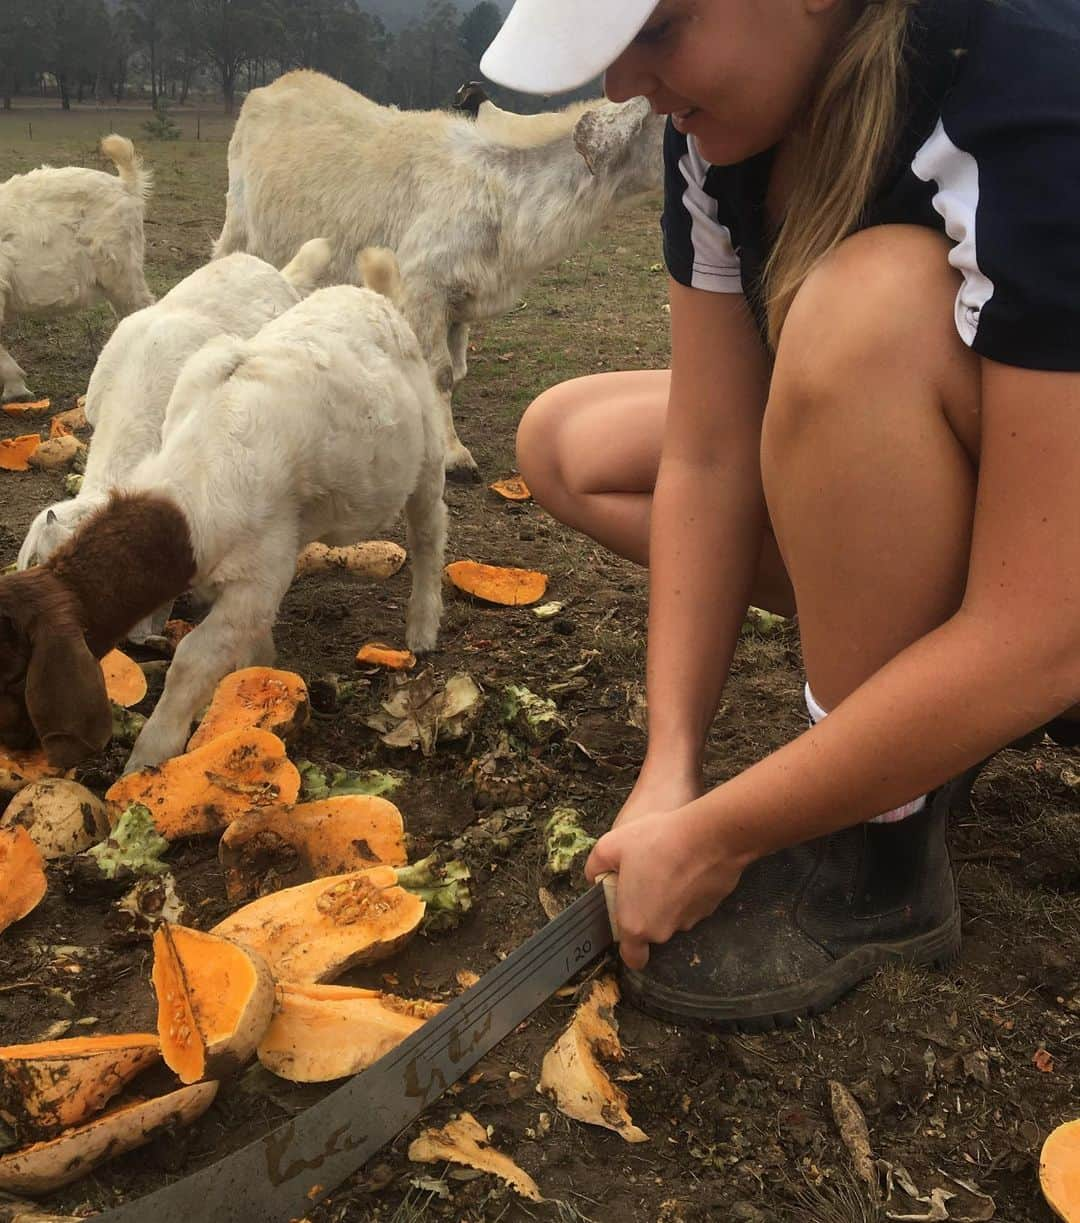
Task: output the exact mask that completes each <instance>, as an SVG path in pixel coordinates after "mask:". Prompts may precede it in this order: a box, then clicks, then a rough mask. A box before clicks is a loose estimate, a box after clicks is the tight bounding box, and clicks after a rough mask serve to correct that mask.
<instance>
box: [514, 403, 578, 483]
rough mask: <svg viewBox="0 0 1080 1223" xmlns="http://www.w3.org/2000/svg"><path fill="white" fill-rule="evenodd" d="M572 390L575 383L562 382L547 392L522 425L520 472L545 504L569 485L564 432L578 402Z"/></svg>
mask: <svg viewBox="0 0 1080 1223" xmlns="http://www.w3.org/2000/svg"><path fill="white" fill-rule="evenodd" d="M572 387H573V383H567V382H561V383H559V384H558V385H557V386H553V387H551V388H550V389H549V390H546V391H544V392H543V394H541V395H539V396H538V397H537V398H536V399H534V400H533V401H532V403H531V404H529V406H528V407H527V408H526V409H525V413H524V415H523V416H522V418H521V420H520V421H519V422H518V428H517V439H516V453H517V469H518V471H520V472H521V474H522V475H523V476H524V477H525V482H526V484H528V486H529V488H530V490H531V491H532V492H533V494H534V495H535V496H536V498H537V500H539V501H540V502H541V503H543V502H545V501H546V500H547V499H548V497H549V496H550V494H551V493H552V492H553V491H555V490H556V489H557V488H560V487H562V486H563V485H564V484H565V472H564V471H563V462H562V432H563V427H564V425H565V423H566V419H567V413H568V411H569V410H571V409H572V407H573V404H574V402H575V400H576V396H575V395H574V394H573V392H572V390H571V389H570V388H572Z"/></svg>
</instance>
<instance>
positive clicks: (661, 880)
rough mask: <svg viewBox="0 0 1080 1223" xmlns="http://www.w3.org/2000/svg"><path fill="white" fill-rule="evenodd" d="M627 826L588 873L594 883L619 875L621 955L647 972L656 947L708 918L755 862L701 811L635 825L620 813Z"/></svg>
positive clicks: (598, 852) (606, 841) (604, 844)
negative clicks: (607, 874)
mask: <svg viewBox="0 0 1080 1223" xmlns="http://www.w3.org/2000/svg"><path fill="white" fill-rule="evenodd" d="M628 805H629V804H628ZM624 810H625V808H624ZM620 820H621V821H622V822H621V823H620V824H619V826H618V827H616V828H613V829H612V830H611V831H610V832H609V833H606V834H605V835H604V836H602V837H601V838H600V840H599V841H597V843H596V845H595V846H594V847H593V851H592V853H591V854H590V855H589V860H588V862H587V863H586V864H585V874H586V875H587V876H588V878H589V880H590V881H592V880H595V879H596V877H597V876H598V875H601V874H603V873H604V872H605V871H615V872H617V874H618V876H619V886H618V893H617V895H618V901H617V905H618V909H617V918H618V926H619V951H620V953H621V955H622V958H623V960H624V962H625V963H626V965H627V967H629V968H636V969H638V970H641V969H643V968H644V967H645V965H646V964H647V963H648V960H649V944H650V943H666V942H667V940H668V939H669V938H671V936H672V935H673V934H674V933H675V932H676V931H679V930H689V929H691V928H692V927H693V926H695V925H696V924H697V923H698V922H699V921H701V920H702V918H704V917H708V916H709V914H710V913H712V912H713V910H714V909H715V908H716V907H717V905H719V904H720V902H721V901H722V900H723V899H724V898H725V897H726V896H728V895H729V894H730V893H731V892H732V891H733V890H734V888H735V885H736V884H737V883H738V882H739V877H740V876H741V874H742V872H743V870H744V869H745V868H746V866H747V865H748V863H749V862H750V860H751V859H750V857H748V856H746V855H742V854H737V853H735V852H733V851H732V850H731V849H729V848H728V847H727V846H726V845H725V843H724V838H723V837H722V836H721V835H719V833H718V831H717V829H716V825H715V822H714V823H712V824H711V825H710V824H706V823H705V822H704V821H703V820H702V818H701V815H700V812H699V810H698V809H696V807H695V806H690V807H680V808H678V809H676V810H671V809H668V810H660V811H657V810H653V811H652V812H651V813H648V814H646V813H644V812H638V813H635V814H634V815H633V816H632V818H630V819H627V820H623V816H622V813H620Z"/></svg>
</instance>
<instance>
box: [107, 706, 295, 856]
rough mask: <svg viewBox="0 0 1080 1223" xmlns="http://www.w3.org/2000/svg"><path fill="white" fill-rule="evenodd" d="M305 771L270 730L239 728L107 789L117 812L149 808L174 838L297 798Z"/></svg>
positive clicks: (212, 828) (211, 828) (202, 831)
mask: <svg viewBox="0 0 1080 1223" xmlns="http://www.w3.org/2000/svg"><path fill="white" fill-rule="evenodd" d="M299 792H300V774H299V773H298V772H297V771H296V766H295V765H294V764H293V763H292V761H291V760H289V759H288V757H287V756H286V755H285V744H284V743H283V742H282V741H281V740H280V739H279V738H278V737H277V735H273V734H271V733H270V732H269V731H266V730H235V731H230V732H228V733H226V734H223V735H221V736H220V737H219V738H216V739H211V740H210V742H209V743H206V744H205V745H204V746H203V747H200V748H196V750H195V751H192V752H187V753H185V754H184V755H183V756H174V757H173V758H172V759H171V760H166V761H165V762H164V764H161V765H157V766H155V767H153V768H149V769H142V770H140V771H138V772H135V773H128V774H126V775H125V776H123V777H121V778H120V780H119V781H117V782H115V783H114V784H113V785H112V786H111V787H110V788H109V789H108V790H107V791H106V792H105V801H106V802H107V803H110V804H111V805H112V807H113V809H114V810H115V811H117V812H119V811H122V810H123V809H124V808H125V807H127V806H128V805H129V804H131V803H141V804H142V805H143V806H144V807H146V808H148V809H149V811H150V813H151V815H152V817H153V820H154V824H155V826H156V828H157V830H158V832H160V833H161V835H162V836H163V837H165V838H167V839H168V840H170V841H178V840H183V839H186V838H189V837H198V836H206V835H208V834H209V833H214V832H220V831H221V830H222V829H223V828H225V827H226V826H227V825H228V824H230V823H231V822H232V821H233V820H234V819H236V818H237V817H238V816H241V815H244V814H246V813H247V812H248V811H250V810H251V809H252V808H253V807H269V806H274V805H277V804H280V803H292V802H295V800H296V797H297V795H298V794H299Z"/></svg>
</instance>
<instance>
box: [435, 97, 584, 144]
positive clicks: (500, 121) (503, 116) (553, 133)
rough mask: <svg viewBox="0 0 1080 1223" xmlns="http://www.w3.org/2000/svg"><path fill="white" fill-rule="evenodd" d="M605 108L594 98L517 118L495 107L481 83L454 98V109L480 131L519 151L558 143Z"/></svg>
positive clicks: (511, 112) (512, 113)
mask: <svg viewBox="0 0 1080 1223" xmlns="http://www.w3.org/2000/svg"><path fill="white" fill-rule="evenodd" d="M602 105H603V100H602V99H600V98H593V99H591V100H590V101H587V102H571V104H570V105H569V106H567V107H566V108H565V109H564V110H552V111H541V112H540V113H539V114H536V115H518V114H515V113H514V112H513V111H512V110H503V109H502V108H501V107H499V106H496V105H495V103H494V102H492V101H491V99H490V98H489V97H488V96H487V93H486V92H485V90H484V87H483V85H481V84H480V82H479V81H469V82H468V83H467V84H465V85H462V87H461V88H460V89H459V90H458V91H457V96H456V97H455V98H454V109H455V110H459V111H461V112H462V114H466V115H471V116H472V118H473V119H474V120H475V122H476V127H477V130H478V131H481V132H483V133H484V135H485V136H488V137H490V139H492V140H495V141H498V143H499V144H509V145H513V146H514V147H516V148H519V149H527V148H531V147H532V146H533V145H537V144H550V143H551V142H552V141H553V140H559V139H560V138H561V137H563V136H565V135H567V133H569V132H572V131H573V130H574V128H575V126H576V125H577V121H578V120H579V119H580V118H581V116H582V115H584V114H587V113H588V112H589V111H590V110H596V108H597V107H598V106H602Z"/></svg>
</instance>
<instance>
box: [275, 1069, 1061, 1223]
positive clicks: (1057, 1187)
mask: <svg viewBox="0 0 1080 1223" xmlns="http://www.w3.org/2000/svg"><path fill="white" fill-rule="evenodd" d="M260 1056H261V1055H260ZM1039 1184H1040V1186H1041V1187H1042V1193H1043V1197H1044V1198H1045V1199H1046V1204H1047V1205H1048V1206H1049V1207H1050V1209H1051V1210H1052V1211H1053V1212H1054V1214H1056V1215H1057V1217H1058V1218H1059V1219H1062V1220H1064V1223H1080V1120H1076V1121H1067V1122H1066V1123H1065V1124H1064V1125H1059V1126H1058V1127H1057V1129H1056V1130H1054V1131H1053V1133H1051V1135H1050V1137H1049V1138H1047V1140H1046V1141H1045V1142H1044V1143H1043V1149H1042V1155H1041V1156H1040V1157H1039Z"/></svg>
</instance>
